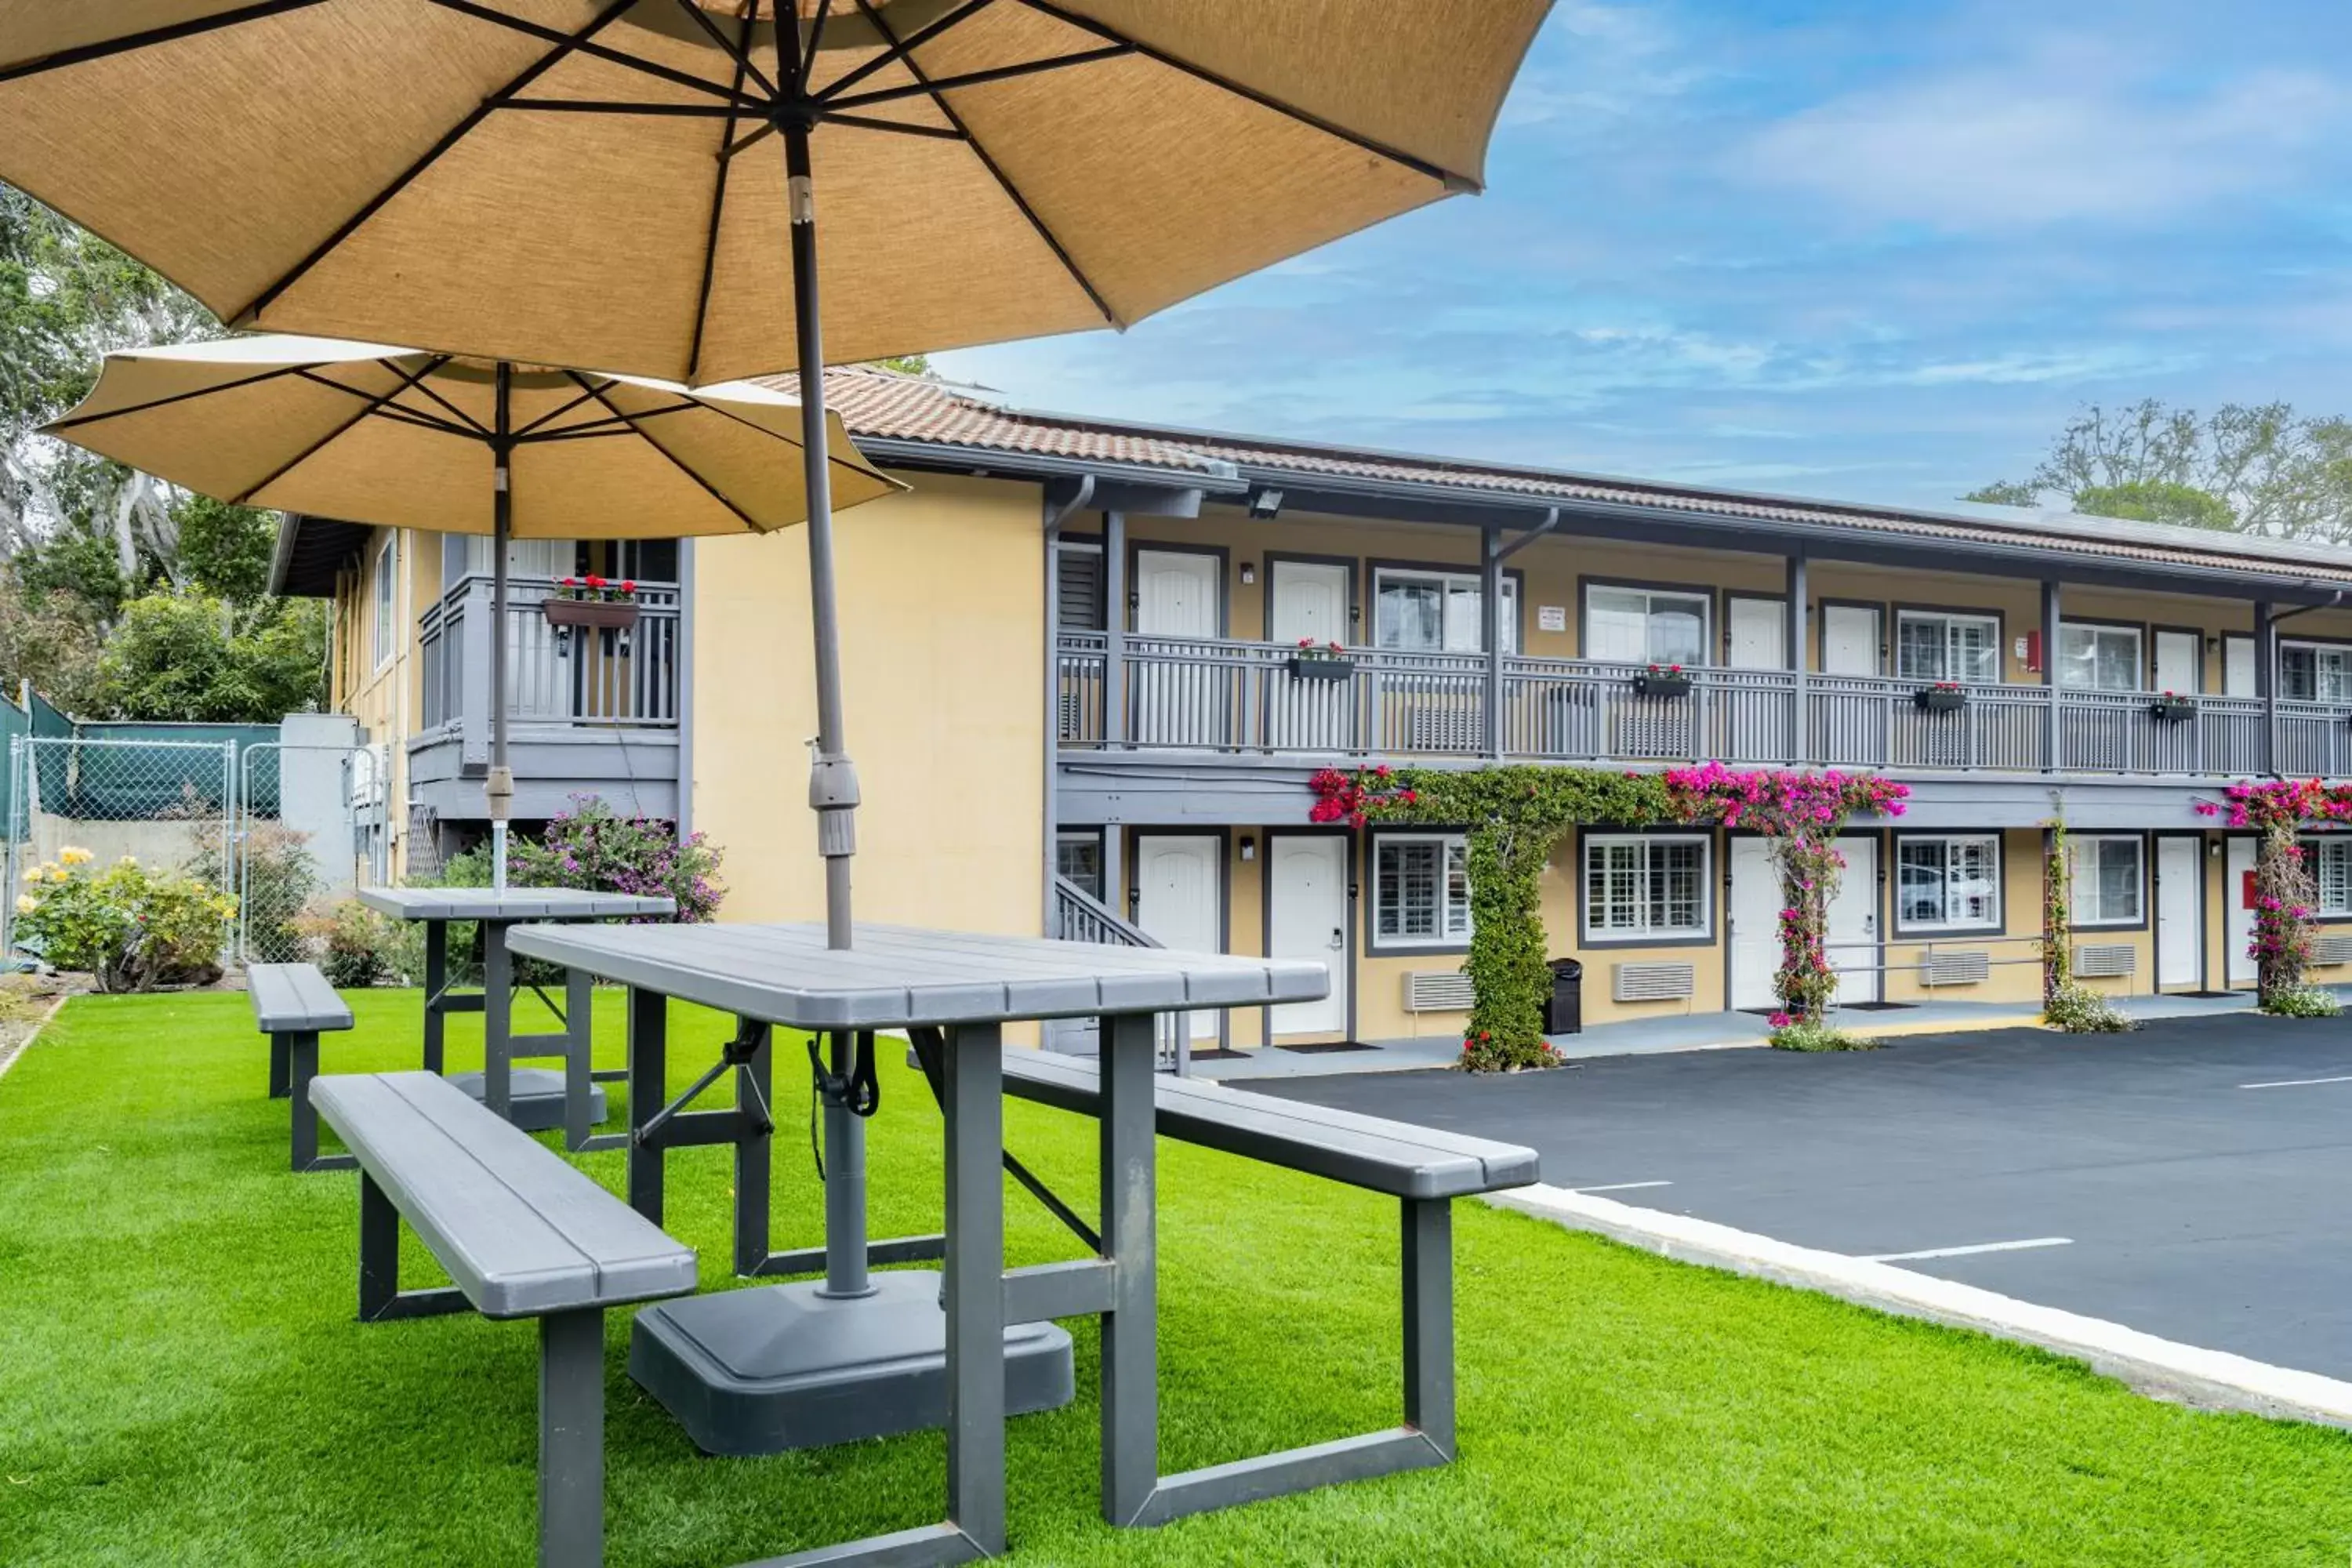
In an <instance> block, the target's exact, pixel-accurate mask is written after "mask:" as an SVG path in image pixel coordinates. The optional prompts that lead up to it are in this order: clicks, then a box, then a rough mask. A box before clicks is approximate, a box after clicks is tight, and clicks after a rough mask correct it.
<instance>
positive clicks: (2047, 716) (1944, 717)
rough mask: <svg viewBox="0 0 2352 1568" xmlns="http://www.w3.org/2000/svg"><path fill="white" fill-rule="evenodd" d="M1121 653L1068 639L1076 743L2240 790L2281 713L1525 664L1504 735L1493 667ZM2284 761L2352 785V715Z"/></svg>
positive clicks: (2289, 735)
mask: <svg viewBox="0 0 2352 1568" xmlns="http://www.w3.org/2000/svg"><path fill="white" fill-rule="evenodd" d="M1107 641H1108V639H1107V638H1106V637H1105V636H1104V635H1103V634H1102V633H1100V632H1076V633H1065V634H1063V635H1062V637H1060V639H1059V645H1058V647H1057V650H1056V654H1055V661H1056V694H1057V699H1058V710H1059V712H1058V730H1059V738H1060V741H1061V743H1062V745H1064V746H1065V747H1074V748H1083V747H1103V746H1106V745H1111V746H1117V747H1122V748H1138V749H1169V750H1187V751H1210V752H1236V753H1305V754H1309V755H1318V754H1320V755H1332V754H1336V755H1340V756H1365V757H1476V756H1485V755H1489V754H1495V753H1497V752H1498V753H1499V754H1500V755H1502V756H1504V757H1507V758H1511V759H1515V760H1520V761H1559V762H1637V763H1638V762H1659V763H1675V762H1699V761H1706V760H1710V759H1714V760H1720V761H1723V762H1731V763H1781V764H1808V765H1817V766H1818V765H1828V766H1843V767H1870V768H1885V769H1894V770H1900V771H1903V772H1930V773H1933V772H1948V773H1969V772H1990V773H2045V772H2053V771H2054V772H2060V773H2133V774H2156V775H2183V774H2205V775H2229V776H2232V777H2235V776H2241V775H2246V774H2252V773H2262V772H2263V771H2265V769H2266V766H2268V765H2269V764H2266V763H2265V762H2264V752H2265V746H2264V740H2265V717H2264V704H2263V700H2261V699H2259V698H2252V697H2218V696H2196V697H2192V698H2189V705H2190V707H2189V712H2188V713H2187V714H2186V715H2185V716H2182V717H2168V716H2159V714H2158V712H2157V708H2158V702H2159V700H2160V697H2161V695H2162V694H2160V693H2157V692H2145V691H2142V692H2133V691H2079V690H2068V689H2060V690H2053V689H2051V688H2049V687H2046V686H2024V685H2001V684H1981V685H1969V686H1965V687H1963V688H1962V689H1961V700H1960V702H1959V705H1958V707H1957V708H1953V709H1950V710H1931V709H1929V708H1927V707H1925V706H1922V704H1921V700H1920V696H1919V694H1920V692H1921V691H1922V690H1923V689H1926V688H1927V685H1928V683H1927V682H1925V681H1917V680H1896V679H1885V678H1880V677H1865V676H1850V675H1821V674H1813V673H1811V672H1808V673H1807V674H1806V675H1805V676H1804V677H1803V678H1802V679H1801V680H1800V679H1799V677H1798V675H1797V674H1796V672H1794V671H1790V670H1776V669H1724V668H1693V669H1691V670H1689V671H1688V672H1687V673H1688V675H1689V678H1690V690H1689V691H1688V692H1687V693H1686V694H1683V695H1676V696H1658V695H1645V694H1643V693H1642V692H1640V691H1638V690H1637V689H1636V684H1637V678H1639V677H1641V676H1642V675H1643V674H1644V673H1645V671H1646V667H1645V666H1642V665H1635V664H1618V663H1611V662H1608V661H1605V660H1598V659H1570V658H1519V657H1507V658H1504V660H1503V661H1502V670H1501V692H1500V700H1499V706H1498V710H1497V715H1496V718H1497V724H1496V730H1497V732H1498V742H1490V741H1489V739H1488V731H1487V722H1486V681H1487V673H1488V672H1487V661H1486V656H1485V655H1483V654H1465V653H1445V654H1423V653H1399V652H1396V651H1393V650H1390V649H1384V648H1351V649H1349V650H1348V651H1347V653H1346V654H1345V656H1344V658H1345V665H1344V668H1342V667H1340V666H1336V665H1334V666H1325V667H1322V668H1313V669H1310V668H1308V667H1305V666H1294V664H1293V661H1292V653H1291V650H1290V649H1289V648H1287V647H1284V646H1282V645H1279V644H1273V643H1255V642H1238V641H1231V640H1212V639H1205V638H1203V639H1195V638H1177V637H1137V636H1129V637H1124V638H1123V639H1122V643H1123V648H1122V657H1121V660H1120V672H1121V676H1120V680H1119V683H1118V689H1117V690H1116V691H1115V692H1114V691H1113V690H1112V689H1110V687H1109V685H1108V680H1107V676H1106V671H1107V669H1108V657H1107V647H1106V644H1107ZM1114 699H1116V700H1114ZM2053 702H2055V703H2056V704H2057V711H2056V719H2057V722H2056V726H2055V730H2054V735H2053V725H2052V708H2051V705H2052V703H2053ZM1114 714H1116V716H1117V722H1116V724H1115V725H1114V724H1113V723H1112V716H1113V715H1114ZM1800 714H1801V716H1802V719H1803V722H1802V723H1801V724H1800V723H1799V718H1800ZM2053 740H2054V749H2055V752H2056V758H2055V761H2054V762H2053V757H2052V752H2053ZM2275 757H2276V762H2275V767H2276V769H2277V771H2279V772H2281V773H2300V774H2315V775H2322V776H2331V777H2340V776H2345V775H2347V774H2352V704H2339V703H2324V702H2293V701H2284V700H2283V701H2281V702H2279V703H2278V704H2277V740H2276V751H2275Z"/></svg>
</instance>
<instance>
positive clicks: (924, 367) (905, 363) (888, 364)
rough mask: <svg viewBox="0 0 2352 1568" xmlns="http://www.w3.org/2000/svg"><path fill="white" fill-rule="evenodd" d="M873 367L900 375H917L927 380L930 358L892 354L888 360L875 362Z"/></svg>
mask: <svg viewBox="0 0 2352 1568" xmlns="http://www.w3.org/2000/svg"><path fill="white" fill-rule="evenodd" d="M874 367H875V368H876V369H877V370H895V371H897V372H898V374H900V375H919V376H923V377H925V378H926V379H928V378H929V376H930V374H931V356H930V355H929V354H892V355H891V356H890V357H889V358H888V359H877V360H876V361H875V362H874Z"/></svg>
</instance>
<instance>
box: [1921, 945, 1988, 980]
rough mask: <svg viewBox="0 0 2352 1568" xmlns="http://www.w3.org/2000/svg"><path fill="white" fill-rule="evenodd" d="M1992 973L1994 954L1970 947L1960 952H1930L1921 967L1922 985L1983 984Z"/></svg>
mask: <svg viewBox="0 0 2352 1568" xmlns="http://www.w3.org/2000/svg"><path fill="white" fill-rule="evenodd" d="M1991 973H1992V954H1990V953H1989V952H1986V951H1985V950H1984V949H1982V948H1980V947H1979V948H1969V949H1967V950H1965V951H1963V952H1930V953H1929V954H1928V955H1927V963H1925V964H1923V965H1922V966H1921V967H1920V970H1919V984H1922V985H1981V984H1984V982H1985V979H1986V978H1987V977H1988V976H1989V975H1990V974H1991Z"/></svg>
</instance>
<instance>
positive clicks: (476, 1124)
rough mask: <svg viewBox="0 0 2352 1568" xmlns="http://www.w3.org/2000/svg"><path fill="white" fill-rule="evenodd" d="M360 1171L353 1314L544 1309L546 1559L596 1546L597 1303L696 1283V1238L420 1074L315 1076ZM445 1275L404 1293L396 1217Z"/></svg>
mask: <svg viewBox="0 0 2352 1568" xmlns="http://www.w3.org/2000/svg"><path fill="white" fill-rule="evenodd" d="M310 1099H311V1101H312V1102H313V1103H314V1104H315V1105H316V1106H317V1107H318V1110H319V1114H320V1115H321V1116H323V1117H324V1118H326V1121H327V1124H328V1125H329V1126H331V1127H332V1128H333V1129H334V1130H335V1131H337V1132H338V1133H340V1134H341V1136H342V1140H343V1142H344V1143H345V1144H347V1145H348V1146H349V1147H350V1149H351V1151H352V1158H353V1160H354V1161H355V1162H356V1163H357V1164H358V1166H359V1170H360V1311H359V1315H360V1318H361V1321H364V1322H378V1321H385V1320H388V1319H397V1318H415V1317H425V1316H429V1315H432V1314H436V1313H440V1312H456V1311H464V1310H467V1309H468V1308H470V1309H472V1310H475V1311H478V1312H479V1313H481V1314H482V1315H483V1316H484V1317H486V1318H499V1319H506V1318H537V1319H538V1320H539V1561H540V1563H541V1564H542V1568H551V1565H553V1564H562V1565H563V1568H594V1565H595V1564H596V1563H600V1562H601V1561H602V1560H603V1557H604V1309H606V1308H607V1307H615V1306H621V1305H625V1304H626V1303H629V1302H635V1301H650V1300H657V1299H659V1298H661V1297H665V1296H681V1295H685V1294H687V1293H688V1292H689V1291H691V1290H692V1289H694V1286H695V1259H694V1253H693V1251H692V1249H691V1248H689V1247H685V1246H683V1245H682V1244H680V1243H678V1242H677V1241H673V1240H672V1239H670V1238H669V1237H667V1236H665V1235H663V1234H662V1232H661V1230H660V1229H659V1227H657V1226H655V1225H654V1224H653V1223H652V1222H651V1221H650V1220H647V1219H646V1218H644V1217H643V1216H642V1215H638V1214H637V1213H636V1212H635V1210H633V1209H631V1208H630V1207H629V1206H628V1205H626V1204H625V1203H623V1202H622V1201H621V1200H620V1199H619V1198H616V1197H614V1195H613V1194H610V1193H608V1192H606V1191H605V1190H604V1188H602V1187H600V1186H598V1185H597V1184H595V1183H594V1182H593V1181H591V1180H590V1179H589V1178H588V1177H587V1176H585V1175H583V1174H582V1173H580V1172H578V1171H576V1170H574V1169H572V1167H571V1166H570V1165H568V1164H566V1163H564V1161H563V1160H562V1157H561V1156H559V1155H557V1154H555V1153H554V1152H551V1151H550V1150H548V1149H546V1148H544V1147H542V1146H541V1144H540V1143H538V1142H535V1141H534V1140H533V1139H532V1138H531V1137H530V1134H529V1133H526V1132H523V1131H520V1130H519V1129H517V1128H516V1127H514V1126H513V1125H511V1124H510V1123H509V1122H507V1121H503V1120H501V1119H500V1118H499V1117H497V1116H495V1115H493V1114H491V1113H490V1112H489V1111H488V1110H485V1109H483V1108H482V1107H481V1106H480V1105H478V1104H477V1103H476V1102H475V1101H474V1100H471V1099H469V1098H468V1097H467V1095H466V1094H465V1093H464V1091H462V1090H460V1089H457V1088H455V1087H453V1086H451V1085H450V1084H448V1083H447V1082H445V1081H444V1080H443V1079H439V1078H437V1077H436V1076H435V1075H433V1074H432V1073H429V1072H394V1073H371V1074H358V1075H352V1076H348V1077H335V1078H322V1079H318V1080H317V1081H316V1082H314V1083H312V1084H311V1085H310ZM403 1220H406V1221H407V1222H408V1226H409V1228H410V1229H411V1230H412V1231H414V1232H415V1234H416V1237H417V1238H418V1239H419V1240H420V1241H422V1242H424V1244H425V1249H426V1250H427V1251H429V1252H430V1253H432V1255H433V1257H434V1258H435V1259H436V1261H437V1262H438V1263H439V1264H440V1265H441V1267H442V1268H444V1269H446V1271H447V1272H448V1275H449V1278H450V1279H451V1280H452V1281H453V1283H452V1284H450V1285H448V1286H446V1287H444V1288H442V1289H425V1290H403V1289H400V1224H401V1221H403Z"/></svg>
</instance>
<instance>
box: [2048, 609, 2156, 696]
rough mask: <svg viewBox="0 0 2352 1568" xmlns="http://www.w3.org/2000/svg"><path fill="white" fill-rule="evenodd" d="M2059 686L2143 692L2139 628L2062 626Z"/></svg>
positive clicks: (2091, 689)
mask: <svg viewBox="0 0 2352 1568" xmlns="http://www.w3.org/2000/svg"><path fill="white" fill-rule="evenodd" d="M2058 684H2059V685H2061V686H2071V687H2074V689H2077V690H2088V691H2137V690H2138V689H2140V685H2141V682H2140V658H2139V628H2138V627H2137V626H2067V625H2064V624H2063V623H2062V624H2061V625H2060V626H2059V627H2058Z"/></svg>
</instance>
